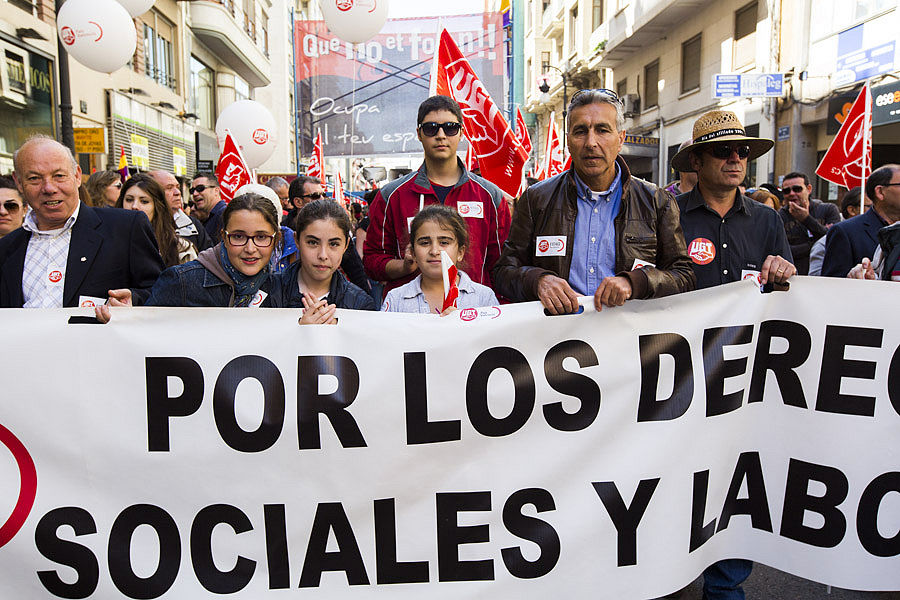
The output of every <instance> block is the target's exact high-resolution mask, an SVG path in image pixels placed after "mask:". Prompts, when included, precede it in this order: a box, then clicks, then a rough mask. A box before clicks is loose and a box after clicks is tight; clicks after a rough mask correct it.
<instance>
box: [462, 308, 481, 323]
mask: <svg viewBox="0 0 900 600" xmlns="http://www.w3.org/2000/svg"><path fill="white" fill-rule="evenodd" d="M459 318H460V319H462V320H463V321H473V320H475V319H477V318H478V311H477V310H475V309H474V308H464V309H462V310H461V311H459Z"/></svg>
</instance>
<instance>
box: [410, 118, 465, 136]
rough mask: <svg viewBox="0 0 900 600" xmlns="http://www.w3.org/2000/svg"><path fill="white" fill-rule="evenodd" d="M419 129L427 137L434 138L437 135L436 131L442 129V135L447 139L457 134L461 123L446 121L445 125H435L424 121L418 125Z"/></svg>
mask: <svg viewBox="0 0 900 600" xmlns="http://www.w3.org/2000/svg"><path fill="white" fill-rule="evenodd" d="M419 129H421V130H422V133H424V134H425V135H426V136H428V137H434V136H436V135H437V134H438V131H439V130H441V129H443V130H444V135H446V136H448V137H453V136H455V135H456V134H458V133H459V130H460V129H462V123H457V122H456V121H447V122H446V123H435V122H434V121H426V122H425V123H422V124H420V125H419Z"/></svg>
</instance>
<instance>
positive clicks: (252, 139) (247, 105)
mask: <svg viewBox="0 0 900 600" xmlns="http://www.w3.org/2000/svg"><path fill="white" fill-rule="evenodd" d="M226 129H228V130H229V131H230V132H231V137H233V138H234V141H235V142H237V145H238V146H240V148H241V153H242V154H243V155H244V160H246V161H247V166H248V167H250V168H251V169H255V168H256V167H258V166H260V165H261V164H263V163H264V162H266V161H267V160H268V159H269V157H270V156H272V153H273V152H275V144H277V143H278V140H277V137H276V135H275V117H273V116H272V113H271V112H270V111H269V109H268V108H266V107H265V106H264V105H262V104H260V103H259V102H257V101H255V100H238V101H237V102H235V103H233V104H229V105H228V106H226V107H225V110H223V111H222V113H221V114H220V115H219V118H218V119H217V120H216V138H217V139H218V140H219V148H220V149H221V148H223V147H224V146H225V130H226Z"/></svg>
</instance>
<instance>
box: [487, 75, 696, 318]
mask: <svg viewBox="0 0 900 600" xmlns="http://www.w3.org/2000/svg"><path fill="white" fill-rule="evenodd" d="M624 141H625V115H624V107H623V106H622V103H621V102H620V101H619V97H618V96H617V95H616V94H615V92H612V91H610V90H581V91H579V92H578V93H576V94H575V95H574V96H572V101H571V102H570V103H569V106H568V124H567V136H566V144H567V145H568V148H569V154H570V155H571V156H572V168H571V169H569V170H568V171H564V172H562V173H560V174H559V175H556V176H555V177H551V178H550V179H547V180H545V181H542V182H540V183H537V184H535V185H533V186H531V187H530V188H528V189H527V190H526V191H525V193H524V194H523V195H522V197H521V198H520V199H519V202H518V203H517V204H516V212H515V214H514V215H513V222H512V227H511V228H510V232H509V238H508V239H507V240H506V244H505V245H504V246H503V255H502V256H501V258H500V260H499V261H498V263H497V266H496V267H495V269H494V283H495V290H496V291H497V292H498V294H502V295H503V296H506V297H507V298H509V299H510V300H513V301H516V302H524V301H529V300H540V301H541V303H542V304H543V305H544V308H546V309H547V311H548V312H550V313H552V314H563V313H572V312H576V311H577V310H578V297H579V296H593V297H594V305H595V307H596V308H597V310H600V309H601V307H602V306H621V305H622V304H624V303H625V301H627V300H629V299H631V298H658V297H660V296H667V295H670V294H675V293H679V292H684V291H688V290H691V289H693V288H694V273H693V271H692V270H691V261H690V259H689V258H688V256H687V252H686V250H685V244H684V237H683V236H682V234H681V225H680V224H679V221H678V207H677V206H676V205H675V201H674V199H673V198H672V195H671V194H670V193H669V192H667V191H665V190H664V189H663V188H660V187H657V186H655V185H653V184H652V183H648V182H645V181H642V180H640V179H636V178H633V177H632V176H631V173H630V172H629V171H628V166H627V165H626V164H625V161H624V159H622V158H621V157H620V156H619V151H620V150H621V148H622V144H623V143H624Z"/></svg>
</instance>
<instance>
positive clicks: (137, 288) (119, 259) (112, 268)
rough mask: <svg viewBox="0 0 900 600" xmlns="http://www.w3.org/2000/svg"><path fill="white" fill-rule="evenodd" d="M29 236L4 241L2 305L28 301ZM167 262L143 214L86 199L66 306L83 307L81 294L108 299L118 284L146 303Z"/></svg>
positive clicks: (72, 249) (75, 234) (69, 263)
mask: <svg viewBox="0 0 900 600" xmlns="http://www.w3.org/2000/svg"><path fill="white" fill-rule="evenodd" d="M30 239H31V233H30V232H28V231H26V230H25V229H17V230H15V231H13V232H12V233H10V234H9V235H7V236H5V237H4V238H3V239H2V240H0V308H21V307H22V305H23V304H24V303H25V297H24V295H23V293H22V271H23V269H24V267H25V252H26V250H27V249H28V241H29V240H30ZM163 266H164V265H163V261H162V258H161V257H160V255H159V248H158V246H157V245H156V236H155V235H154V234H153V229H152V228H151V227H150V221H148V220H147V216H146V215H145V214H144V213H142V212H140V211H134V210H122V209H121V208H93V207H90V206H88V205H87V204H84V203H82V204H81V207H80V208H79V209H78V219H77V220H76V221H75V224H74V225H73V226H72V239H71V242H70V243H69V255H68V257H67V258H66V279H65V283H64V285H63V306H66V307H72V306H78V297H79V296H94V297H98V298H106V296H107V293H108V292H109V290H112V289H118V288H130V289H131V294H132V301H133V302H134V304H136V305H140V304H143V303H144V301H145V300H146V299H147V297H148V296H149V295H150V288H151V287H152V286H153V283H154V282H155V281H156V278H157V277H159V274H160V273H161V272H162V270H163Z"/></svg>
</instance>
